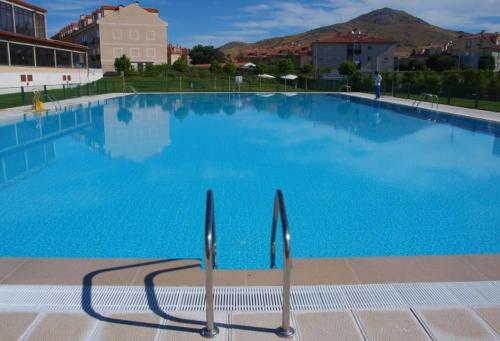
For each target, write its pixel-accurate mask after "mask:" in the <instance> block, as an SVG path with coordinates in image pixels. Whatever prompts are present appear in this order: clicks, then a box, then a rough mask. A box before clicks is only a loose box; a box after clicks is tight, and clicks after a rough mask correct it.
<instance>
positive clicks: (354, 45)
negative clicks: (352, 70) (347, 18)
mask: <svg viewBox="0 0 500 341" xmlns="http://www.w3.org/2000/svg"><path fill="white" fill-rule="evenodd" d="M351 34H352V37H353V38H352V39H353V43H352V62H353V63H354V64H356V61H355V58H356V38H357V37H360V36H361V34H362V33H361V31H360V30H358V29H357V28H355V29H353V30H352V31H351ZM356 66H357V64H356Z"/></svg>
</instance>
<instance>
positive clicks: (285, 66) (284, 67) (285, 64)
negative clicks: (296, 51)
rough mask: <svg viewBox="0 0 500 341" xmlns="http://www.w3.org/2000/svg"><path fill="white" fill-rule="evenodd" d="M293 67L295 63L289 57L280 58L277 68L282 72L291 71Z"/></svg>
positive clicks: (287, 72)
mask: <svg viewBox="0 0 500 341" xmlns="http://www.w3.org/2000/svg"><path fill="white" fill-rule="evenodd" d="M294 69H295V65H294V64H293V61H292V60H291V59H290V58H287V59H283V60H280V61H279V63H278V70H279V72H280V73H282V74H289V73H292V72H293V70H294Z"/></svg>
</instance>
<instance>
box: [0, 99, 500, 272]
mask: <svg viewBox="0 0 500 341" xmlns="http://www.w3.org/2000/svg"><path fill="white" fill-rule="evenodd" d="M269 96H270V95H269ZM393 109H397V108H385V107H380V106H377V105H374V104H373V103H372V102H370V101H367V102H366V103H364V102H361V103H358V102H354V101H349V100H346V99H345V98H341V97H339V96H335V95H311V94H301V95H296V96H291V97H290V96H285V95H282V94H275V95H273V96H270V97H265V96H259V95H255V94H241V95H238V94H201V95H192V94H191V95H189V94H185V95H174V94H172V95H139V96H129V97H123V98H121V99H114V100H108V101H107V102H105V103H104V102H103V103H93V104H90V105H88V106H87V105H85V106H83V107H80V108H76V109H74V110H73V111H68V112H65V113H62V114H60V115H57V114H51V115H49V116H47V117H43V118H37V119H28V120H25V121H19V122H16V123H15V124H4V125H0V160H1V167H0V172H1V173H0V233H1V236H2V239H1V244H0V256H29V257H92V258H94V257H120V258H123V257H133V258H174V257H175V258H201V257H202V256H203V231H204V215H205V212H204V210H205V194H206V191H207V190H208V189H209V188H212V189H213V190H214V193H215V209H216V222H217V235H218V264H219V266H220V267H221V268H232V269H235V268H267V267H268V266H269V238H270V232H271V219H272V209H273V198H274V193H275V190H276V189H277V188H281V189H282V190H283V192H284V195H285V199H286V204H287V210H288V215H289V222H290V228H291V233H292V248H293V251H292V254H293V256H294V257H344V256H384V255H393V256H395V255H437V254H469V253H499V252H500V233H499V232H500V139H499V137H495V134H494V133H491V132H487V131H482V129H483V128H481V127H479V128H478V127H477V124H475V123H474V122H473V121H465V120H460V119H455V120H451V121H453V122H452V123H453V124H450V123H444V122H434V121H433V120H428V119H425V117H426V115H427V114H426V113H420V114H419V116H421V117H418V118H417V117H414V116H412V115H417V114H416V113H413V114H412V113H411V112H410V110H407V109H404V110H402V109H398V110H400V111H402V112H396V111H395V110H393ZM432 115H434V117H433V119H438V120H440V121H447V120H449V118H447V117H446V116H436V115H435V114H431V116H432ZM486 128H488V129H491V128H492V126H491V125H490V126H489V127H488V126H487V127H486ZM493 128H496V127H493Z"/></svg>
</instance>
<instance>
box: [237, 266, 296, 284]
mask: <svg viewBox="0 0 500 341" xmlns="http://www.w3.org/2000/svg"><path fill="white" fill-rule="evenodd" d="M295 279H296V276H295V268H294V269H292V282H293V283H294V284H295ZM246 285H248V286H267V285H273V286H274V285H283V271H281V270H269V271H268V270H248V271H247V272H246Z"/></svg>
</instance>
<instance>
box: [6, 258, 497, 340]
mask: <svg viewBox="0 0 500 341" xmlns="http://www.w3.org/2000/svg"><path fill="white" fill-rule="evenodd" d="M203 275H204V273H203V270H202V269H201V268H200V261H199V260H163V261H161V260H160V261H154V260H131V259H116V260H110V259H107V260H106V259H100V260H97V259H95V260H85V259H20V258H3V259H1V260H0V291H2V290H3V289H5V288H7V287H8V288H10V289H12V288H14V290H15V288H16V287H19V288H22V287H25V286H30V285H31V286H36V287H39V288H42V290H44V289H43V288H51V290H53V288H58V287H54V286H59V285H66V286H70V288H73V287H74V288H77V289H75V290H81V289H78V288H82V287H83V286H82V284H83V283H86V285H88V282H87V280H88V278H89V276H90V277H91V278H92V286H95V287H97V288H101V290H102V288H103V287H104V288H105V287H106V286H109V287H110V288H112V290H111V291H112V292H115V296H114V297H115V298H114V299H113V300H115V301H116V302H115V303H116V305H117V306H119V304H120V295H119V294H118V295H117V294H116V290H117V289H116V288H117V287H113V286H119V287H120V288H126V287H130V288H137V287H145V286H147V285H151V283H153V285H154V287H155V288H162V287H165V288H166V287H176V286H179V287H201V286H203V283H204V282H203V281H204V277H203ZM281 275H282V273H281V271H279V270H274V271H216V274H215V282H216V283H215V284H216V286H218V287H221V286H231V287H239V286H243V287H248V286H258V287H259V288H260V287H262V288H266V287H268V286H278V285H280V284H281ZM148 278H149V280H151V278H152V279H153V281H152V282H148V281H149V280H148ZM499 280H500V255H464V256H444V257H384V258H349V259H347V258H345V259H296V260H294V268H293V273H292V283H293V285H294V287H296V286H304V285H305V286H309V285H311V286H318V285H360V284H361V286H359V288H361V289H362V288H363V287H365V286H366V287H367V288H368V287H369V286H370V285H369V284H370V283H380V284H381V285H383V284H382V283H422V282H426V283H429V282H436V283H438V285H440V283H442V282H469V283H474V282H476V281H478V283H483V284H482V285H489V284H488V283H491V285H492V286H494V287H495V288H496V286H498V285H499V284H498V281H499ZM484 283H486V284H484ZM49 285H50V287H49ZM416 285H417V286H418V285H421V284H416ZM64 288H66V287H64ZM47 290H49V289H47ZM156 290H157V289H156ZM146 291H147V290H146ZM497 291H498V290H497ZM497 291H495V292H497ZM19 296H20V295H19ZM0 297H1V295H0ZM55 299H56V300H57V298H55ZM439 299H440V298H439V297H436V300H439ZM464 299H465V300H467V299H468V298H467V297H465V298H464ZM470 299H471V301H472V300H473V299H472V298H470ZM499 299H500V298H498V299H497V298H496V296H495V300H494V301H493V302H491V305H489V304H486V305H484V304H482V305H480V306H474V305H473V304H472V305H467V306H462V305H457V304H455V305H448V304H444V303H441V304H442V306H440V304H438V305H437V306H435V305H434V306H419V305H415V306H408V307H402V308H401V307H399V308H387V307H383V306H381V307H380V308H377V309H372V308H370V309H367V308H360V307H351V308H346V309H338V310H335V311H323V310H318V311H314V309H313V310H311V309H308V310H301V309H296V310H294V311H293V314H292V325H293V326H294V327H295V328H296V329H297V335H296V336H295V338H294V339H295V340H498V339H499V338H500V305H498V302H500V300H499ZM14 300H16V298H14ZM96 300H99V299H98V298H96ZM1 301H2V300H1V299H0V311H1V312H0V331H1V335H0V339H1V340H17V339H26V340H76V339H84V340H196V339H201V337H200V336H199V335H198V331H199V329H200V328H201V327H202V325H203V321H204V319H205V316H204V313H203V312H202V311H199V310H197V311H175V310H174V311H166V310H167V309H161V308H158V309H153V310H152V311H143V310H140V311H139V309H138V308H137V307H136V308H135V309H134V310H133V311H123V312H116V311H108V312H102V313H96V314H94V313H89V312H88V311H86V310H85V309H82V311H63V310H61V309H59V308H58V307H57V306H56V305H54V306H52V307H51V306H43V307H39V308H40V309H39V308H36V309H21V310H19V309H16V308H15V306H12V307H9V306H8V305H7V306H5V302H4V304H2V303H1ZM34 301H35V303H33V306H34V307H38V305H40V304H41V303H36V302H37V300H36V299H34ZM487 303H488V302H487ZM37 304H38V305H37ZM82 305H84V303H83V298H82ZM116 305H115V308H116ZM159 306H162V305H161V304H159ZM10 308H12V309H10ZM9 309H10V310H9ZM83 310H85V311H83ZM96 310H97V309H96ZM216 322H217V323H219V324H220V325H219V326H220V330H221V334H220V336H219V337H218V338H217V339H218V340H275V339H278V338H277V337H276V336H275V334H274V330H275V328H276V327H278V326H279V324H280V314H279V312H255V311H253V312H252V311H218V312H217V313H216Z"/></svg>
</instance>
